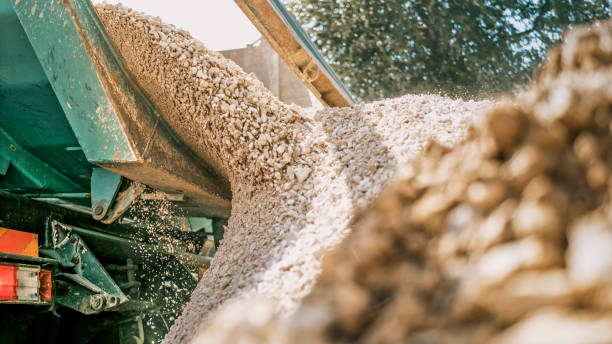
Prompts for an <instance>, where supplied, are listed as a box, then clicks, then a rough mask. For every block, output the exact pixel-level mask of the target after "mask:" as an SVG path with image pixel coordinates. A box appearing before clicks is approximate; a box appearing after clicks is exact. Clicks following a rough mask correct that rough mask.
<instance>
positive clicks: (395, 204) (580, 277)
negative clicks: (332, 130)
mask: <svg viewBox="0 0 612 344" xmlns="http://www.w3.org/2000/svg"><path fill="white" fill-rule="evenodd" d="M611 115H612V22H605V23H602V24H599V25H596V26H593V27H590V28H579V29H577V30H575V31H574V32H572V33H571V34H570V35H569V36H568V37H567V38H566V40H565V42H564V44H563V45H562V46H561V47H560V48H558V49H557V50H555V51H553V52H552V54H551V56H550V58H549V61H548V63H547V64H546V66H545V67H544V69H543V70H542V71H541V73H540V75H539V76H538V77H537V80H536V81H535V82H534V84H533V85H531V86H530V87H529V88H528V89H527V90H526V91H525V92H524V93H522V94H520V95H518V96H517V97H516V98H515V99H512V100H511V101H508V103H506V104H502V105H498V106H497V107H496V108H495V109H493V110H491V111H490V112H489V113H488V115H487V116H485V120H484V121H483V123H482V125H481V126H479V127H477V128H474V129H473V130H472V131H471V133H470V137H469V139H468V140H467V141H465V142H464V143H462V144H460V145H458V146H457V147H455V148H453V149H448V148H444V147H441V146H439V145H435V144H434V145H431V146H430V147H429V148H428V149H427V150H426V153H425V154H424V157H423V158H422V159H419V160H418V161H416V162H415V163H413V164H410V165H409V166H407V167H403V168H401V169H400V173H399V175H398V180H397V181H395V182H394V183H393V184H392V186H391V187H389V188H387V189H386V191H385V192H383V194H382V196H381V197H380V198H379V199H378V200H377V201H376V202H375V204H374V206H373V207H372V208H371V209H369V210H367V211H365V212H362V213H360V214H359V215H357V216H356V217H354V219H353V223H352V224H351V227H352V228H353V231H352V233H351V234H350V235H349V236H348V238H347V239H346V240H345V241H344V242H343V243H342V244H341V245H340V246H339V247H338V248H337V249H336V250H335V251H334V252H333V253H330V254H329V255H328V256H327V257H326V258H325V260H324V263H323V272H322V274H321V277H320V280H319V281H318V283H317V284H316V285H315V287H314V289H313V291H312V293H311V294H310V295H308V296H307V297H306V298H305V299H304V301H303V304H302V306H301V307H300V308H299V309H298V310H297V312H296V313H294V315H292V316H291V317H290V318H289V319H279V318H276V317H275V316H274V313H273V311H272V308H271V306H269V305H268V304H267V303H266V302H263V301H260V300H256V301H250V302H248V303H244V304H236V305H233V306H230V307H228V308H227V309H225V310H223V311H222V312H221V313H220V314H219V317H217V318H216V319H215V323H213V324H212V325H211V330H209V331H207V332H204V333H202V334H201V336H199V337H198V339H199V340H200V341H201V342H207V340H208V339H212V340H214V341H216V342H249V343H267V342H277V343H332V342H333V343H347V342H366V343H398V342H409V343H484V342H487V343H610V342H612V203H611V199H610V188H611V187H612V179H611V176H610V168H611V167H612V121H611ZM245 307H246V308H248V309H249V310H248V311H244V309H245ZM239 310H242V312H241V313H240V311H239ZM230 319H236V320H235V321H234V322H232V321H231V320H230ZM219 321H225V323H224V324H221V323H219ZM217 328H220V330H217ZM241 340H242V341H241Z"/></svg>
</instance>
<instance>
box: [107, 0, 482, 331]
mask: <svg viewBox="0 0 612 344" xmlns="http://www.w3.org/2000/svg"><path fill="white" fill-rule="evenodd" d="M97 11H98V14H99V16H100V19H101V21H102V22H103V24H104V26H105V28H106V30H107V32H108V34H109V37H110V38H111V40H112V42H113V44H114V45H115V47H116V48H117V50H118V51H119V53H120V55H121V56H122V57H123V61H124V63H125V66H126V68H127V70H128V71H129V72H130V73H131V75H132V76H133V78H134V79H135V80H136V81H137V83H138V85H139V86H140V87H141V88H142V89H143V90H144V91H145V93H146V94H147V96H148V97H149V98H150V99H151V101H152V102H153V104H154V105H155V106H156V107H157V109H158V110H159V111H160V113H161V115H162V116H163V117H164V118H165V120H166V122H168V124H169V125H170V127H171V128H172V129H173V130H174V131H175V132H176V133H177V134H178V136H179V137H181V138H182V140H183V141H184V143H185V144H186V145H187V146H189V147H190V148H191V149H192V150H193V151H194V152H196V154H198V155H199V156H200V157H201V158H202V159H205V160H206V161H207V162H208V163H209V164H210V165H212V166H214V168H215V169H216V171H217V173H219V174H221V175H223V176H225V177H226V178H227V179H228V180H229V181H230V184H231V191H232V209H231V216H230V218H229V220H228V224H227V226H226V228H225V236H224V239H223V241H222V243H221V245H220V247H219V250H218V251H217V253H216V256H215V259H214V261H213V263H212V265H211V267H210V269H209V270H208V271H207V272H206V274H205V275H204V277H203V278H202V280H201V281H200V283H199V284H198V286H197V288H196V289H195V291H194V292H193V294H192V296H191V300H190V301H189V303H188V304H187V305H186V307H185V309H184V310H183V314H182V316H181V317H180V318H179V319H178V320H177V321H176V323H175V324H174V325H173V327H172V328H171V330H170V333H169V334H168V335H167V337H166V339H165V342H166V343H183V342H187V341H189V340H190V339H191V338H192V337H193V335H194V334H195V333H196V332H197V330H198V329H199V328H200V327H201V326H202V325H203V324H204V325H205V324H206V323H207V322H206V321H205V320H206V318H207V316H208V315H209V314H210V313H211V311H213V310H215V309H217V308H218V307H219V306H220V305H222V304H223V303H226V302H228V301H229V300H233V299H237V298H239V297H243V296H249V295H250V296H253V295H258V296H262V297H266V298H269V299H271V300H272V301H273V304H274V312H280V313H282V314H290V313H291V312H293V311H295V309H296V307H297V306H298V305H299V303H300V300H301V299H302V298H303V297H304V296H306V295H307V294H308V293H309V292H310V290H311V289H312V286H313V285H314V283H315V280H316V277H317V275H318V274H319V272H320V270H321V260H322V257H323V256H324V255H325V254H326V253H327V252H329V251H330V250H331V249H333V248H335V247H336V246H337V245H338V244H339V243H340V242H341V241H342V239H344V238H345V237H346V235H347V234H348V233H349V231H350V223H351V219H352V217H353V214H354V213H355V211H356V210H359V209H363V208H365V207H366V206H368V205H369V204H370V203H371V202H372V200H373V199H374V198H375V197H376V196H378V195H379V193H380V192H381V190H382V188H383V186H384V185H385V183H386V182H387V181H388V180H389V179H390V177H391V176H392V175H393V172H394V170H395V169H396V167H397V166H399V165H403V164H405V163H407V162H409V161H411V160H413V159H414V158H415V157H417V156H419V154H420V153H421V152H422V150H423V149H424V147H426V146H427V144H428V143H429V142H430V141H431V140H434V141H436V142H437V143H438V144H440V145H442V146H446V147H450V146H452V145H454V144H456V143H458V142H460V141H462V140H463V139H465V137H466V135H467V128H468V127H469V125H470V123H472V122H473V121H474V120H475V119H476V118H477V117H478V116H479V114H480V113H482V112H483V111H484V109H486V108H488V107H489V106H490V105H491V104H490V103H489V102H486V101H483V102H476V101H463V100H454V99H449V98H445V97H442V96H437V95H409V96H404V97H400V98H396V99H390V100H385V101H380V102H374V103H369V104H362V105H357V106H356V107H354V108H333V109H329V108H328V109H322V110H314V109H303V108H300V107H298V106H294V105H287V104H284V103H282V102H280V101H279V100H278V99H277V98H276V97H274V96H273V95H272V94H271V93H270V91H268V90H267V89H265V87H264V86H263V85H262V83H261V82H259V81H258V80H257V79H256V78H255V77H254V76H253V75H252V74H246V73H244V72H243V71H242V70H241V69H240V67H238V66H237V65H236V64H235V63H233V62H231V61H229V60H227V59H226V58H224V57H222V56H221V55H220V54H218V53H215V52H212V51H209V50H207V49H206V48H205V47H204V46H203V45H202V44H201V43H200V42H198V41H197V40H195V39H194V38H193V37H191V36H190V35H189V34H188V33H187V32H185V31H184V30H180V29H177V28H176V27H174V26H172V25H166V24H164V23H162V22H161V20H160V19H159V18H154V17H150V16H147V15H145V14H142V13H138V12H134V11H132V10H130V9H128V8H125V7H122V6H120V5H119V6H114V5H100V6H98V7H97Z"/></svg>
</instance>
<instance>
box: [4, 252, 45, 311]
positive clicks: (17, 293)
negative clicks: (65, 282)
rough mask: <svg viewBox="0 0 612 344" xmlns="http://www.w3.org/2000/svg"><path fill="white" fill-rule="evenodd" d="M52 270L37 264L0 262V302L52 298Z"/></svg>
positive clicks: (22, 301) (37, 301) (30, 301)
mask: <svg viewBox="0 0 612 344" xmlns="http://www.w3.org/2000/svg"><path fill="white" fill-rule="evenodd" d="M52 275H53V272H52V271H51V270H47V269H41V267H40V266H37V265H27V264H13V263H3V262H0V303H2V302H11V303H15V302H17V303H41V302H51V301H52V300H53V279H52V277H53V276H52Z"/></svg>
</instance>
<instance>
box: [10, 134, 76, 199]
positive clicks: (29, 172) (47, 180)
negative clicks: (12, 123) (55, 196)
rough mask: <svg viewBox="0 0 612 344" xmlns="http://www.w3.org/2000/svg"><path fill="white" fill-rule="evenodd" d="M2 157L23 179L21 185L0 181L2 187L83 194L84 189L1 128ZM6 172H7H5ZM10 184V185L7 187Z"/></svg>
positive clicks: (15, 182)
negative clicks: (20, 144)
mask: <svg viewBox="0 0 612 344" xmlns="http://www.w3.org/2000/svg"><path fill="white" fill-rule="evenodd" d="M0 157H1V158H2V160H7V161H8V162H9V164H8V166H7V170H8V168H14V169H16V170H17V171H18V172H19V174H20V175H21V176H22V177H23V180H22V181H21V183H17V181H13V182H11V180H10V179H8V180H7V179H5V178H2V179H0V187H3V188H7V186H13V187H15V186H17V187H19V188H20V189H21V190H14V191H28V190H32V189H35V190H48V191H59V192H75V191H76V192H82V191H85V189H84V188H82V187H81V186H79V185H78V184H76V183H75V182H73V181H72V180H70V179H69V178H67V177H66V176H64V175H63V174H61V173H59V172H58V171H57V170H55V169H54V168H53V167H51V166H49V165H48V164H46V163H44V162H43V161H41V160H40V159H38V158H37V157H36V156H35V155H33V154H32V153H30V152H28V151H27V150H25V149H23V148H22V147H20V146H19V145H18V144H17V143H16V142H14V141H13V140H12V138H11V137H10V136H9V135H8V134H7V133H6V132H5V131H4V130H3V129H2V128H1V127H0ZM5 172H6V171H5ZM6 183H8V184H9V185H5V184H6Z"/></svg>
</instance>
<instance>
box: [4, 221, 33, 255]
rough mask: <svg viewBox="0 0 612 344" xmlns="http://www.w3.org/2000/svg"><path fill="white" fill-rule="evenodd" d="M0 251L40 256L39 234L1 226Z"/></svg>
mask: <svg viewBox="0 0 612 344" xmlns="http://www.w3.org/2000/svg"><path fill="white" fill-rule="evenodd" d="M0 252H5V253H12V254H21V255H24V256H30V257H38V235H37V234H33V233H28V232H22V231H16V230H14V229H8V228H2V227H0Z"/></svg>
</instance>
